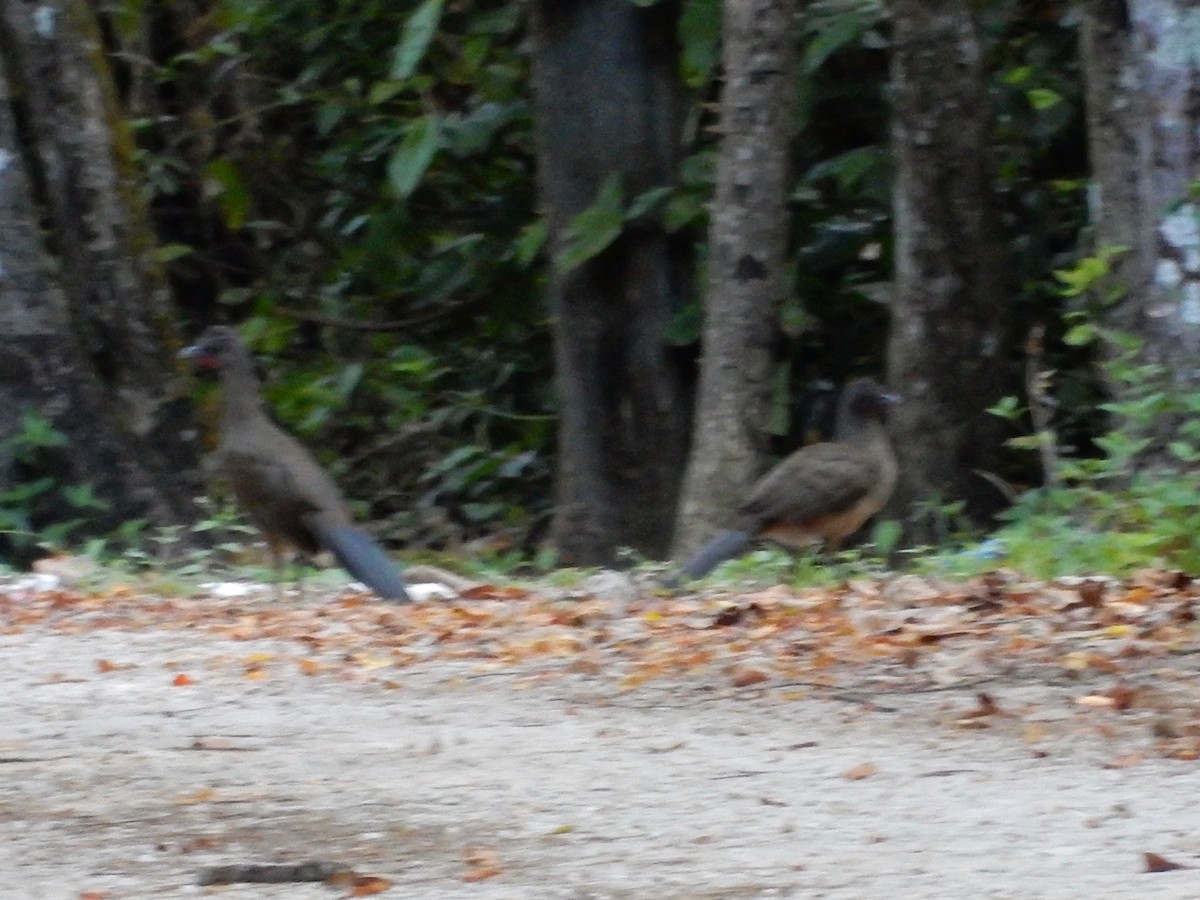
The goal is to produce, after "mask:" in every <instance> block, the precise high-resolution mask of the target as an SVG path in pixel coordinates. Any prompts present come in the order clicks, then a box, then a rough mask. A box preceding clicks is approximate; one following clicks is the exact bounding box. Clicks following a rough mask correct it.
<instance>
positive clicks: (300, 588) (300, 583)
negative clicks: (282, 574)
mask: <svg viewBox="0 0 1200 900" xmlns="http://www.w3.org/2000/svg"><path fill="white" fill-rule="evenodd" d="M306 562H307V560H306V558H305V557H304V555H303V554H300V553H296V554H293V556H292V574H293V575H295V576H296V599H297V600H298V601H299V602H300V603H303V602H304V601H305V599H306V598H305V595H304V565H305V563H306Z"/></svg>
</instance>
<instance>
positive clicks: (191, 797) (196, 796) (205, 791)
mask: <svg viewBox="0 0 1200 900" xmlns="http://www.w3.org/2000/svg"><path fill="white" fill-rule="evenodd" d="M215 799H217V790H216V788H211V787H206V788H200V789H199V790H198V791H195V792H193V793H191V794H185V795H184V796H182V797H176V798H175V799H174V800H172V801H171V802H172V803H174V804H175V805H176V806H195V805H196V804H197V803H212V802H213V801H214V800H215Z"/></svg>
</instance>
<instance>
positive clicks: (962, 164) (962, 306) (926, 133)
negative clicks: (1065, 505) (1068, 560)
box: [888, 0, 1012, 541]
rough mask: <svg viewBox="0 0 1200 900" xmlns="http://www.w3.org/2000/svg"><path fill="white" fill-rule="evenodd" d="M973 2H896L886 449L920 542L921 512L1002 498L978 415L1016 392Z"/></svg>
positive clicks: (996, 444) (901, 506)
mask: <svg viewBox="0 0 1200 900" xmlns="http://www.w3.org/2000/svg"><path fill="white" fill-rule="evenodd" d="M973 6H974V4H973V3H971V2H970V0H893V2H892V3H891V14H892V25H893V48H892V63H891V81H892V96H893V113H892V115H893V127H892V147H893V154H894V156H895V165H896V181H895V187H894V191H895V197H894V215H895V234H896V247H895V267H896V279H895V281H896V289H895V297H894V300H893V307H892V327H891V332H890V336H889V343H888V380H889V382H890V384H891V386H892V388H893V389H894V390H895V391H896V392H898V393H899V394H901V395H902V396H903V398H904V399H903V402H902V403H901V404H899V405H898V406H897V407H896V408H895V409H894V411H893V414H892V416H891V417H890V419H891V426H892V427H891V430H892V437H893V440H894V443H895V447H896V455H897V457H898V459H899V461H900V472H901V479H900V484H899V487H898V489H897V491H896V494H895V496H894V499H893V501H892V504H891V507H890V510H891V511H892V514H893V515H895V516H897V517H900V518H907V520H908V528H907V529H906V538H907V539H908V540H910V541H927V540H931V539H936V538H937V537H940V536H941V535H938V534H936V533H935V532H934V527H935V525H936V521H935V520H936V517H934V518H933V519H926V518H922V517H915V516H914V515H913V511H914V505H915V504H917V503H918V502H921V501H927V502H930V503H933V504H937V503H939V502H941V501H943V500H945V501H951V500H960V499H965V500H967V502H968V509H970V510H974V511H977V512H986V511H989V510H990V509H994V508H995V507H996V506H997V505H998V504H999V501H1000V500H1001V499H1002V498H1001V497H1000V496H999V494H998V493H997V492H996V491H995V489H994V488H993V487H992V486H991V485H990V484H988V483H987V482H986V481H985V480H984V479H982V478H981V477H979V476H978V475H977V474H975V473H974V472H973V471H972V470H974V469H977V468H980V469H989V468H991V466H992V464H993V463H992V460H994V458H995V456H996V455H997V454H998V453H999V448H1000V445H1001V442H1002V440H1003V435H1002V432H1001V429H1000V427H999V422H998V420H997V419H996V418H995V417H994V416H989V415H988V414H987V413H986V412H985V411H984V410H985V409H986V408H987V407H988V406H990V405H992V404H993V403H995V402H996V401H997V400H999V399H1000V398H1001V397H1002V396H1003V395H1004V394H1005V393H1007V392H1008V390H1009V389H1010V388H1009V386H1010V385H1011V381H1010V378H1011V374H1012V373H1011V372H1010V368H1009V364H1008V358H1009V351H1010V341H1011V336H1010V330H1011V325H1010V322H1011V314H1010V311H1009V288H1010V286H1009V285H1008V284H1007V282H1006V279H1005V268H1006V267H1005V264H1004V258H1005V249H1004V244H1003V242H1002V237H1001V232H1000V228H999V213H998V206H997V203H996V200H995V195H994V192H993V188H992V184H993V171H992V167H991V165H990V159H989V157H990V154H989V152H988V148H989V146H990V144H991V135H992V116H991V105H990V101H989V98H988V91H987V75H986V72H985V70H984V63H983V58H982V47H981V42H980V37H979V33H978V29H977V26H976V22H975V19H974V16H973V14H972V8H973Z"/></svg>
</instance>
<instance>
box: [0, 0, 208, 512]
mask: <svg viewBox="0 0 1200 900" xmlns="http://www.w3.org/2000/svg"><path fill="white" fill-rule="evenodd" d="M0 59H3V69H2V70H0V79H2V82H3V83H2V85H0V87H2V88H3V96H4V102H3V103H0V155H3V157H4V159H5V160H6V161H7V164H6V165H5V166H3V167H2V168H0V179H2V181H3V190H2V191H0V198H2V200H0V233H2V235H3V237H2V239H0V248H3V249H2V251H0V252H2V253H3V256H2V258H0V265H2V267H3V268H2V270H0V271H2V274H0V328H2V329H3V334H4V337H5V345H4V348H3V360H2V363H0V446H2V447H3V448H4V449H3V450H2V451H0V489H6V490H12V488H13V487H14V485H15V484H16V483H18V482H28V480H29V479H30V478H33V477H35V476H36V475H45V476H48V477H50V478H52V479H53V480H54V482H55V483H56V484H57V485H60V486H63V487H67V486H70V485H73V484H85V483H86V484H90V485H92V487H93V489H94V491H95V493H96V494H97V495H98V496H99V497H100V498H101V499H102V500H103V501H105V502H106V503H107V504H108V507H109V509H108V512H107V513H100V514H96V513H94V512H93V513H89V515H91V516H94V518H95V522H94V524H95V525H96V530H99V529H101V528H105V527H112V526H114V525H116V524H118V523H120V522H123V521H126V520H128V519H130V518H145V519H147V520H148V521H150V522H151V523H157V524H173V523H180V522H183V521H186V520H187V519H189V518H190V513H191V497H192V496H193V492H194V488H195V484H196V479H195V478H194V477H193V478H192V484H191V485H189V484H188V478H187V477H186V476H187V474H188V473H189V472H191V473H192V474H193V476H194V474H195V460H196V450H197V448H196V445H195V439H194V429H192V428H190V427H189V426H190V419H189V414H188V408H189V405H188V403H187V400H186V397H185V396H184V395H183V393H182V391H181V389H180V388H181V385H179V384H178V383H177V382H176V379H175V377H174V361H173V353H172V350H173V345H175V346H177V341H176V340H175V337H174V330H173V324H172V319H171V315H170V308H169V304H168V297H167V295H166V291H165V289H164V287H163V285H162V283H161V281H160V280H159V279H158V278H157V277H156V268H155V264H154V260H153V251H154V242H153V236H152V232H151V231H150V228H149V225H148V222H147V219H146V215H145V210H144V208H143V206H142V204H141V202H140V198H139V195H138V193H137V190H136V187H135V184H134V179H133V172H132V142H131V140H130V137H129V135H128V133H127V132H126V130H125V129H124V127H123V124H122V122H121V121H120V119H119V114H118V110H117V109H116V106H115V103H114V101H113V94H112V89H111V82H110V74H109V71H108V68H107V66H106V65H105V62H104V56H103V50H102V48H101V45H100V39H99V34H98V29H97V26H96V22H95V19H94V18H93V16H92V13H91V11H90V9H89V8H88V7H87V5H86V4H84V3H82V2H80V0H61V2H58V3H45V4H39V5H37V6H33V5H30V4H25V3H18V2H14V0H0ZM28 412H36V413H39V414H41V415H42V416H43V417H44V418H46V419H47V420H49V422H50V423H51V424H52V425H53V426H54V427H55V428H56V429H57V431H59V432H60V433H61V434H62V435H64V436H65V437H66V438H67V439H68V443H67V444H66V445H65V446H64V447H63V448H61V450H60V452H57V453H50V454H48V455H47V454H43V455H42V457H41V460H40V462H39V463H38V464H37V466H35V468H38V471H37V472H33V471H29V470H28V467H29V465H30V463H29V462H28V460H26V461H25V462H21V461H20V460H18V459H16V456H15V454H14V450H13V447H12V446H11V444H10V443H9V440H10V439H12V438H13V437H14V436H15V435H17V433H18V432H19V431H20V426H21V421H22V417H23V415H24V414H25V413H28ZM189 433H190V436H189ZM22 466H24V467H25V468H24V469H22ZM43 469H44V471H43ZM68 505H69V504H68ZM80 512H81V511H79V510H71V509H63V508H58V509H46V510H44V515H45V517H46V518H49V519H52V518H54V517H55V516H75V515H79V514H80ZM34 524H35V525H36V524H38V523H36V522H35V523H34Z"/></svg>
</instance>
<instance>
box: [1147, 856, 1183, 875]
mask: <svg viewBox="0 0 1200 900" xmlns="http://www.w3.org/2000/svg"><path fill="white" fill-rule="evenodd" d="M1143 855H1144V856H1145V859H1146V871H1147V872H1173V871H1175V870H1176V869H1190V868H1192V867H1191V866H1185V865H1183V864H1182V863H1177V862H1171V860H1169V859H1167V858H1166V857H1164V856H1159V855H1158V854H1157V853H1146V854H1143Z"/></svg>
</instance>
